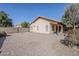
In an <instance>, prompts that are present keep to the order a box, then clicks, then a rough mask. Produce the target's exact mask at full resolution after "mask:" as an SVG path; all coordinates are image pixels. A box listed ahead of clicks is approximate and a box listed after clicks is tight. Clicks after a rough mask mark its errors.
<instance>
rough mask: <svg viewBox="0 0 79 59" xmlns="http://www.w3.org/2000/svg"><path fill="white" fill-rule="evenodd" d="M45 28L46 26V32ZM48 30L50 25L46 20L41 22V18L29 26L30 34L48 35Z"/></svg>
mask: <svg viewBox="0 0 79 59" xmlns="http://www.w3.org/2000/svg"><path fill="white" fill-rule="evenodd" d="M37 26H38V30H37ZM46 26H48V31H46ZM50 30H51V27H50V23H49V22H48V21H46V20H43V19H42V18H39V19H38V20H37V21H36V22H34V23H32V24H31V25H30V31H31V32H37V33H50Z"/></svg>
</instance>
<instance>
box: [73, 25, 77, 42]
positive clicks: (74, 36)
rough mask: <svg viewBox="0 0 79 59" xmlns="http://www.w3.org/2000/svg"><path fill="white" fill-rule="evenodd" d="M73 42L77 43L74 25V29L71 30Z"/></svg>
mask: <svg viewBox="0 0 79 59" xmlns="http://www.w3.org/2000/svg"><path fill="white" fill-rule="evenodd" d="M73 41H75V42H74V43H77V42H76V26H75V25H74V28H73Z"/></svg>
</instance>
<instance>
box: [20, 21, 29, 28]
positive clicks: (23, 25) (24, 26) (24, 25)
mask: <svg viewBox="0 0 79 59" xmlns="http://www.w3.org/2000/svg"><path fill="white" fill-rule="evenodd" d="M21 26H22V27H23V28H27V27H29V22H26V21H24V22H22V23H21Z"/></svg>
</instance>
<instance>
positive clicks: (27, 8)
mask: <svg viewBox="0 0 79 59" xmlns="http://www.w3.org/2000/svg"><path fill="white" fill-rule="evenodd" d="M66 6H67V4H62V3H59V4H58V3H57V4H56V3H49V4H47V3H43V4H41V3H36V4H35V3H29V4H28V3H2V4H1V3H0V11H4V12H6V13H7V14H8V15H9V17H10V18H11V19H12V21H13V24H19V23H21V22H23V21H27V22H30V23H31V22H32V21H33V20H34V19H35V18H36V17H38V16H45V17H47V18H50V19H54V20H56V21H61V17H62V16H63V14H64V9H65V7H66Z"/></svg>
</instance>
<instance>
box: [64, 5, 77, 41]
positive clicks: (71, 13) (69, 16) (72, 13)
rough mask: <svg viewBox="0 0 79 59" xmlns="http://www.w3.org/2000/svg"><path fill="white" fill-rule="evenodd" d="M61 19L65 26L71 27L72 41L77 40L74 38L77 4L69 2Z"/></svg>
mask: <svg viewBox="0 0 79 59" xmlns="http://www.w3.org/2000/svg"><path fill="white" fill-rule="evenodd" d="M62 21H63V23H64V24H65V25H66V26H67V27H72V28H73V29H72V30H73V31H72V32H71V33H72V34H73V35H72V39H73V41H76V42H77V41H79V40H77V39H76V27H77V26H79V4H71V5H70V6H69V7H67V9H65V14H64V16H63V17H62Z"/></svg>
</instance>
